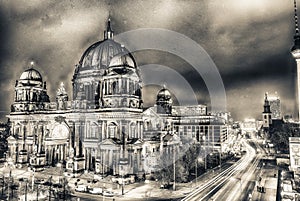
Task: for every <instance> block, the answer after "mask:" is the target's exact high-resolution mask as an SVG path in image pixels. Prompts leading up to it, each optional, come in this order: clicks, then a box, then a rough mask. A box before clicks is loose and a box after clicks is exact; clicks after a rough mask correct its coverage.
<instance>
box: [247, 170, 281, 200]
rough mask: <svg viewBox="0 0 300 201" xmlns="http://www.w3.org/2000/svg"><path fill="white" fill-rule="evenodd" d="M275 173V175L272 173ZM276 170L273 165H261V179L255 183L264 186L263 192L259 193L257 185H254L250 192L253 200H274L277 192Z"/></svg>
mask: <svg viewBox="0 0 300 201" xmlns="http://www.w3.org/2000/svg"><path fill="white" fill-rule="evenodd" d="M275 174H276V177H274V175H275ZM277 176H278V175H277V170H276V169H275V167H270V166H268V167H263V168H262V169H261V173H260V177H261V181H260V182H256V183H257V185H259V186H262V187H264V188H265V192H264V193H261V192H258V191H257V185H256V186H255V187H254V190H253V193H252V200H253V201H274V200H276V193H277V182H278V180H277Z"/></svg>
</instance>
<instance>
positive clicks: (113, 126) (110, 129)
mask: <svg viewBox="0 0 300 201" xmlns="http://www.w3.org/2000/svg"><path fill="white" fill-rule="evenodd" d="M116 132H117V125H116V124H115V123H111V124H109V126H108V133H109V138H115V137H116Z"/></svg>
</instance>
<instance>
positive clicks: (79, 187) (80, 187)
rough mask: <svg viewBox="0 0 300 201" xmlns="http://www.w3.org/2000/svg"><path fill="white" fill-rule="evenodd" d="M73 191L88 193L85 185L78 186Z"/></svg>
mask: <svg viewBox="0 0 300 201" xmlns="http://www.w3.org/2000/svg"><path fill="white" fill-rule="evenodd" d="M75 191H77V192H88V186H86V185H78V186H77V187H76V188H75Z"/></svg>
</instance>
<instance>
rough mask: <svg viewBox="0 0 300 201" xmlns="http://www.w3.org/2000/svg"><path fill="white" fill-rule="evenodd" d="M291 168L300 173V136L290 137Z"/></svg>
mask: <svg viewBox="0 0 300 201" xmlns="http://www.w3.org/2000/svg"><path fill="white" fill-rule="evenodd" d="M289 149H290V150H289V151H290V170H291V171H294V172H298V173H300V137H289Z"/></svg>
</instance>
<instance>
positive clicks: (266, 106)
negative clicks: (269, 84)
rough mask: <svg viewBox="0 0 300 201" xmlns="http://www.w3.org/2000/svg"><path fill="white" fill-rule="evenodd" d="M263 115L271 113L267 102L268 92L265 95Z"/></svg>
mask: <svg viewBox="0 0 300 201" xmlns="http://www.w3.org/2000/svg"><path fill="white" fill-rule="evenodd" d="M263 113H271V109H270V102H269V100H268V92H266V93H265V104H264V112H263Z"/></svg>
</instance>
